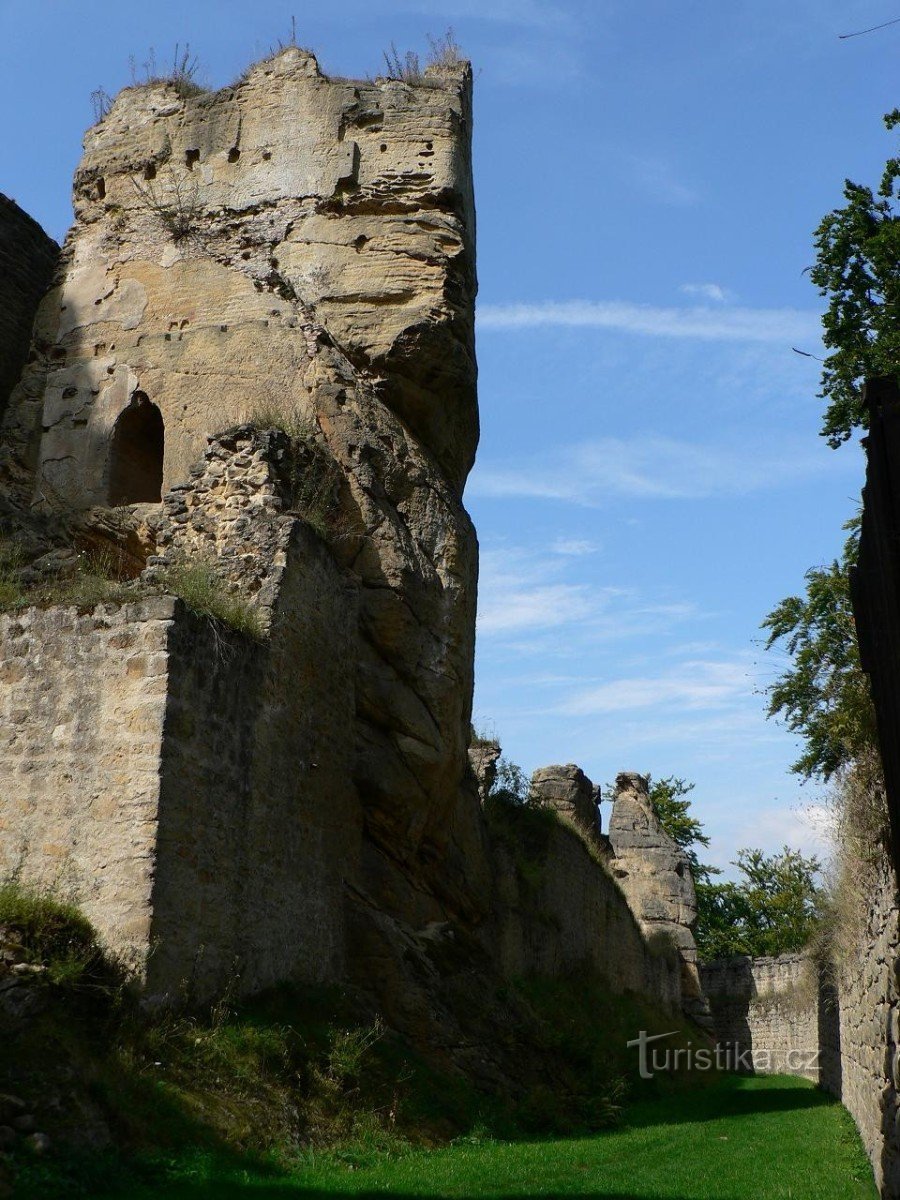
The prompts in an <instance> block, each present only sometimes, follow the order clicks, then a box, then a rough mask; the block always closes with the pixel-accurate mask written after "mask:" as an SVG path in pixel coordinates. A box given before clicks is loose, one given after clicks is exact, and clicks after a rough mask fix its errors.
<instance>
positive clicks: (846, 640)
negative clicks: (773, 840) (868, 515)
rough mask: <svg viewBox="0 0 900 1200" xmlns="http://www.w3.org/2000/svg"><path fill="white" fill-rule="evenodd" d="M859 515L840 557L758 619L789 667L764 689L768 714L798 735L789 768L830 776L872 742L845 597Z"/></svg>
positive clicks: (871, 716)
mask: <svg viewBox="0 0 900 1200" xmlns="http://www.w3.org/2000/svg"><path fill="white" fill-rule="evenodd" d="M859 526H860V521H859V518H858V517H855V518H854V519H853V520H852V521H848V522H847V524H846V525H845V527H844V528H845V529H848V530H849V531H850V536H849V537H848V538H847V541H846V542H845V544H844V550H843V554H842V556H841V558H840V560H835V561H834V562H832V563H831V564H830V565H829V566H827V567H814V568H812V570H810V571H807V573H806V593H805V595H803V596H788V597H787V598H786V599H785V600H782V601H781V603H780V604H778V605H777V606H776V607H775V608H774V609H773V610H772V612H770V613H769V615H768V616H767V617H766V619H765V621H764V622H763V629H766V630H768V639H767V641H766V648H767V649H771V648H772V647H773V646H776V645H779V644H780V645H781V646H782V647H783V648H784V649H785V650H786V651H787V653H788V654H789V655H790V657H791V665H790V667H789V668H788V669H787V670H786V671H785V672H784V673H783V674H782V675H780V676H779V677H778V679H777V680H776V681H775V683H774V684H773V685H772V686H771V687H770V688H769V689H768V695H769V709H768V711H769V716H776V715H777V716H782V717H783V718H784V719H785V721H786V723H787V727H788V729H790V730H791V732H792V733H796V734H799V736H800V737H801V738H802V739H803V741H804V743H805V748H804V750H803V753H802V754H801V755H800V757H799V758H798V759H797V761H796V762H795V763H794V765H793V768H792V769H793V770H794V771H796V772H797V773H798V774H800V775H803V776H804V777H805V778H807V779H809V778H813V777H820V778H822V779H826V780H827V779H830V778H831V777H832V775H834V774H835V773H836V772H839V771H841V770H843V769H846V768H848V767H849V766H850V765H851V764H852V763H854V762H855V761H856V760H857V759H859V758H860V757H861V756H862V755H863V754H864V753H866V752H867V751H871V749H872V748H873V747H874V746H875V745H876V735H875V712H874V708H873V706H872V699H871V695H870V692H869V682H868V679H867V678H866V676H865V674H864V673H863V670H862V667H861V665H860V661H859V646H858V645H857V641H856V627H855V624H854V620H853V607H852V605H851V602H850V568H851V567H852V565H853V564H854V563H855V562H856V558H857V553H858V550H859Z"/></svg>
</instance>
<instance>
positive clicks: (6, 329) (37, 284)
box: [0, 193, 59, 416]
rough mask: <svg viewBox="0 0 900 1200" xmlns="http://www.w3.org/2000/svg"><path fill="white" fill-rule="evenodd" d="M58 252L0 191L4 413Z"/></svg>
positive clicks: (0, 404) (0, 400) (0, 388)
mask: <svg viewBox="0 0 900 1200" xmlns="http://www.w3.org/2000/svg"><path fill="white" fill-rule="evenodd" d="M58 255H59V247H58V246H57V245H56V243H55V242H54V241H52V240H51V239H50V238H48V237H47V235H46V234H45V233H44V231H43V229H41V227H40V225H38V223H37V221H33V220H32V219H31V217H29V216H28V214H27V213H25V212H23V211H22V209H21V208H19V206H18V205H17V204H16V203H15V201H13V200H10V199H9V197H8V196H4V195H3V194H2V193H0V416H2V414H3V410H4V408H5V407H6V401H7V399H8V397H9V394H10V392H11V391H12V389H13V387H14V386H15V383H16V381H17V379H18V377H19V373H20V372H21V370H22V367H23V366H24V364H25V359H26V357H27V355H28V345H29V341H30V339H31V327H32V324H33V322H34V315H35V313H36V311H37V306H38V304H39V303H40V301H41V299H42V298H43V296H44V293H45V292H46V291H47V289H48V287H49V286H50V281H51V278H52V276H53V271H54V269H55V267H56V260H57V257H58Z"/></svg>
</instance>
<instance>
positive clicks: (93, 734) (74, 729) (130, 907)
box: [0, 598, 175, 970]
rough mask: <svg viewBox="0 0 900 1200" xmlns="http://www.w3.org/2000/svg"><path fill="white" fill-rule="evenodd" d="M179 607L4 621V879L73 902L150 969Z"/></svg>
mask: <svg viewBox="0 0 900 1200" xmlns="http://www.w3.org/2000/svg"><path fill="white" fill-rule="evenodd" d="M174 614H175V605H174V601H172V600H171V599H165V598H160V599H157V600H153V601H148V602H146V603H141V604H135V605H126V606H124V607H121V608H115V607H101V608H98V609H96V610H95V611H94V612H89V613H79V612H78V611H77V610H76V609H74V608H53V609H48V610H46V611H41V610H39V609H26V610H25V611H22V612H17V613H15V614H11V615H6V616H0V778H2V791H3V803H2V805H0V875H2V876H3V877H9V876H10V875H11V874H14V873H17V874H20V875H21V876H22V877H23V878H24V879H25V880H26V881H28V882H32V883H34V884H37V885H39V886H46V887H50V888H53V889H55V890H59V891H62V892H63V893H64V894H68V895H71V896H72V897H73V898H75V899H76V900H77V901H78V903H79V904H80V905H81V906H82V907H83V908H84V911H85V914H86V915H87V916H88V918H89V919H90V920H91V921H93V922H94V923H95V924H96V926H97V928H98V929H100V930H102V932H103V934H104V936H105V938H106V939H107V941H108V943H109V944H110V945H111V946H112V948H113V949H114V950H115V951H116V952H117V953H120V954H124V955H126V956H127V957H128V958H130V959H133V960H134V961H135V965H136V966H137V967H138V968H139V969H140V970H143V969H144V968H145V966H146V959H147V954H148V951H149V946H150V939H151V927H152V902H151V893H152V889H153V878H154V871H155V856H156V850H155V842H156V823H157V819H158V813H159V802H160V770H159V768H160V749H161V745H162V735H163V726H164V722H165V719H166V703H167V700H166V687H167V683H166V676H167V671H168V647H169V634H170V630H171V627H172V623H173V621H174Z"/></svg>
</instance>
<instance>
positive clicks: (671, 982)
mask: <svg viewBox="0 0 900 1200" xmlns="http://www.w3.org/2000/svg"><path fill="white" fill-rule="evenodd" d="M541 841H542V845H541V846H540V850H539V857H538V856H537V855H535V856H534V857H533V858H531V860H530V862H526V864H525V865H524V867H523V864H522V852H523V851H522V846H524V852H525V853H526V854H527V855H529V856H530V855H531V854H532V853H533V851H534V849H535V847H529V846H528V845H527V837H526V838H525V839H523V842H522V844H521V846H520V847H519V848H518V849H516V848H515V847H514V843H513V842H512V840H511V839H510V838H509V836H508V835H507V836H504V837H502V838H497V837H496V834H495V835H494V838H493V861H494V864H495V876H494V878H495V886H496V893H495V913H496V916H495V925H496V934H495V937H496V946H497V959H498V965H499V967H500V969H501V971H502V973H503V974H504V975H506V976H507V977H508V978H516V977H522V976H526V977H527V976H537V977H542V976H543V977H548V976H549V977H555V978H560V977H565V976H567V975H571V974H573V973H575V972H579V971H589V972H591V973H596V974H598V975H600V976H602V977H603V978H604V979H606V980H607V982H608V983H609V985H610V987H611V988H612V989H613V990H614V991H616V992H626V991H628V992H635V993H639V994H641V995H644V996H646V997H647V998H648V999H650V1000H652V1001H653V1002H655V1003H657V1004H659V1005H660V1006H661V1007H662V1008H665V1009H667V1010H668V1011H670V1012H678V1011H679V1010H680V1006H681V983H680V978H681V966H680V959H679V957H678V954H677V952H676V951H675V950H674V948H673V947H672V946H671V945H669V944H665V945H656V944H655V943H648V942H647V940H646V939H645V938H644V935H643V934H642V932H641V928H640V926H639V924H638V922H637V920H636V919H635V917H634V916H633V914H632V912H631V910H630V908H629V907H628V904H627V902H626V900H625V897H624V896H623V895H622V892H621V891H620V890H619V888H618V887H617V885H616V883H615V882H614V880H613V879H612V878H611V877H610V875H609V873H608V871H607V870H606V869H605V868H604V867H603V866H601V865H600V864H599V863H598V862H597V861H596V859H595V858H594V857H593V856H592V855H591V854H590V853H589V851H588V849H587V847H586V846H585V844H584V842H583V840H582V839H581V838H580V837H579V836H578V834H577V833H575V832H574V831H573V830H571V829H568V828H566V827H565V826H564V825H553V824H550V823H547V826H546V828H545V830H544V831H543V835H542V839H541Z"/></svg>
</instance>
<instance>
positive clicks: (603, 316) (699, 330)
mask: <svg viewBox="0 0 900 1200" xmlns="http://www.w3.org/2000/svg"><path fill="white" fill-rule="evenodd" d="M478 326H479V329H481V330H483V331H484V330H507V331H508V330H521V329H534V328H539V327H550V326H568V327H570V328H581V329H585V328H587V329H610V330H614V331H617V332H619V333H630V334H643V335H646V336H649V337H663V338H682V339H685V338H690V339H695V340H698V341H732V342H778V343H780V344H781V345H783V346H785V347H790V346H791V345H792V344H795V343H804V345H816V344H818V340H819V336H820V331H821V326H820V319H819V316H818V314H817V313H814V312H805V311H802V310H800V309H795V308H711V307H709V306H702V305H698V306H694V307H690V308H673V307H663V306H658V305H651V304H633V303H631V302H630V301H627V300H548V301H546V302H544V303H539V304H482V305H479V308H478Z"/></svg>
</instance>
